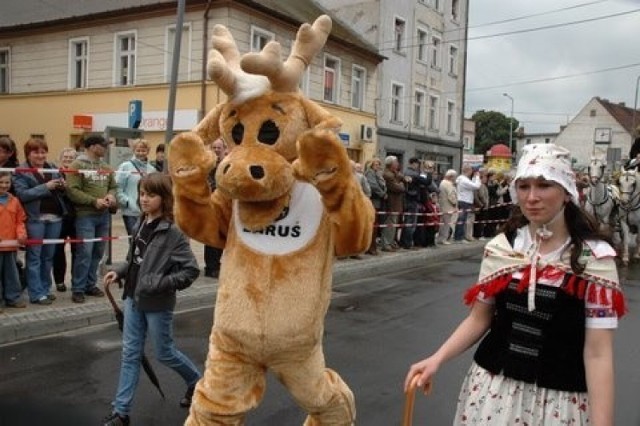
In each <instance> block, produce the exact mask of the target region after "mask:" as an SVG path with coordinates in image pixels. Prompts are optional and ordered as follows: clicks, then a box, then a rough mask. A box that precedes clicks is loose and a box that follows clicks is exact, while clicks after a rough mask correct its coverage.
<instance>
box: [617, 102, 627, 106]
mask: <svg viewBox="0 0 640 426" xmlns="http://www.w3.org/2000/svg"><path fill="white" fill-rule="evenodd" d="M618 105H620V106H621V107H626V105H625V104H624V102H618Z"/></svg>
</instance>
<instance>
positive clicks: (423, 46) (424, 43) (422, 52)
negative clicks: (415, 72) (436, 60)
mask: <svg viewBox="0 0 640 426" xmlns="http://www.w3.org/2000/svg"><path fill="white" fill-rule="evenodd" d="M417 39H418V40H417V41H418V43H417V44H418V46H417V49H418V61H420V62H426V61H427V55H428V53H427V52H428V51H427V49H428V43H429V35H428V34H427V32H426V31H425V30H421V29H418V36H417Z"/></svg>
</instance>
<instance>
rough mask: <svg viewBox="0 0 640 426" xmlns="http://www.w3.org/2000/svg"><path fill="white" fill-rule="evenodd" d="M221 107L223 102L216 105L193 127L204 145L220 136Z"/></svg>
mask: <svg viewBox="0 0 640 426" xmlns="http://www.w3.org/2000/svg"><path fill="white" fill-rule="evenodd" d="M223 107H224V104H220V105H217V106H216V107H215V108H214V109H212V110H211V111H209V113H208V114H207V115H206V116H205V117H204V118H203V119H202V121H201V122H200V123H198V125H197V126H196V127H195V128H194V129H193V131H194V132H195V133H197V134H198V136H200V137H201V138H202V141H203V142H204V144H205V145H208V144H210V143H212V142H213V141H215V140H216V139H218V138H220V114H221V113H222V108H223Z"/></svg>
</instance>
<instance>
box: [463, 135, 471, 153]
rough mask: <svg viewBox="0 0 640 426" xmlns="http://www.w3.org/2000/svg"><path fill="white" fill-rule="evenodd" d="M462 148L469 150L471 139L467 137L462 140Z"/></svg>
mask: <svg viewBox="0 0 640 426" xmlns="http://www.w3.org/2000/svg"><path fill="white" fill-rule="evenodd" d="M462 146H463V148H464V149H466V150H467V151H469V150H471V138H470V137H469V136H465V137H464V138H462Z"/></svg>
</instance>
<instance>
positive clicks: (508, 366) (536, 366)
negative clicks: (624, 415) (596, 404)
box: [474, 275, 587, 392]
mask: <svg viewBox="0 0 640 426" xmlns="http://www.w3.org/2000/svg"><path fill="white" fill-rule="evenodd" d="M568 277H569V276H568V275H567V277H565V281H564V283H563V285H565V284H566V282H567V278H568ZM518 283H519V282H518V280H513V281H512V282H511V283H510V284H509V287H508V288H506V289H505V290H504V291H502V292H500V293H499V294H497V295H496V297H495V301H496V311H495V314H494V317H493V320H492V323H491V329H490V331H489V333H488V334H487V335H486V336H485V337H484V339H483V340H482V342H481V343H480V345H479V347H478V350H477V351H476V353H475V356H474V359H475V361H476V363H477V364H478V365H480V366H481V367H483V368H484V369H486V370H488V371H489V372H491V373H493V374H502V375H504V376H506V377H510V378H513V379H516V380H521V381H524V382H527V383H536V384H537V385H538V386H541V387H544V388H548V389H557V390H563V391H577V392H586V390H587V385H586V379H585V371H584V359H583V350H584V338H585V306H584V301H583V300H580V299H579V298H576V297H573V296H571V295H568V294H567V293H566V292H565V291H563V290H561V289H560V288H558V287H553V286H547V285H543V284H537V285H536V309H535V310H534V311H532V312H529V310H528V309H527V291H526V290H525V291H524V292H521V293H518V292H517V291H516V290H515V289H516V288H517V286H518Z"/></svg>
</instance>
